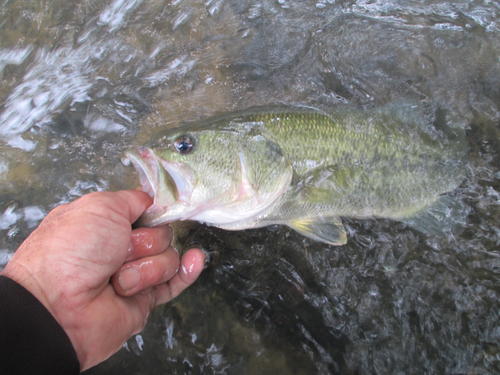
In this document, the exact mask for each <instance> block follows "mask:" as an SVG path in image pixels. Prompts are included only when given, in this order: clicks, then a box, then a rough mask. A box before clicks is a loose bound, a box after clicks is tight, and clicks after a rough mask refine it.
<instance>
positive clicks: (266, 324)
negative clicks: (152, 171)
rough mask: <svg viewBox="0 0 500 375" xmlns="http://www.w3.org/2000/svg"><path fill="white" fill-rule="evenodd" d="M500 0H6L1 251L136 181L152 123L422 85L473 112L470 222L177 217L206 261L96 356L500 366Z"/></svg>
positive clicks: (395, 366) (156, 361)
mask: <svg viewBox="0 0 500 375" xmlns="http://www.w3.org/2000/svg"><path fill="white" fill-rule="evenodd" d="M499 15H500V5H499V3H498V2H495V1H488V0H484V1H455V2H447V1H438V0H434V1H433V0H427V1H426V0H422V1H406V0H401V1H385V0H378V1H377V0H373V1H370V0H367V1H349V0H345V1H343V0H340V1H334V0H319V1H298V0H296V1H292V0H262V1H254V0H248V1H237V0H205V1H197V0H174V1H159V0H105V1H96V0H87V1H84V0H75V1H63V0H45V1H42V0H29V1H28V0H2V4H1V7H0V79H1V85H0V149H1V153H0V177H1V178H0V203H1V206H0V207H1V210H2V211H1V212H0V231H1V236H0V264H5V262H6V261H7V260H8V259H9V257H10V255H11V254H12V253H13V252H14V250H15V249H16V248H17V246H18V245H19V244H20V243H21V242H22V240H23V239H24V238H26V236H27V235H28V234H29V233H30V231H32V230H33V229H34V228H35V227H36V226H37V225H38V223H39V222H40V220H41V219H42V218H43V217H44V216H45V215H46V213H47V212H48V211H50V209H52V208H53V207H55V206H56V205H58V204H60V203H64V202H69V201H72V200H74V199H76V198H77V197H79V196H81V195H83V194H85V193H88V192H91V191H96V190H117V189H122V188H131V187H135V186H137V185H138V180H137V176H136V175H135V172H134V171H133V168H131V167H130V166H129V167H126V166H124V165H123V164H122V163H121V158H122V156H123V152H124V151H125V150H126V149H128V148H130V147H134V146H135V145H138V144H141V143H142V142H144V141H145V140H147V139H148V138H149V137H150V135H151V134H153V133H154V132H155V131H157V130H159V129H160V128H162V127H176V126H179V124H180V123H182V122H185V121H192V120H197V119H201V118H204V117H207V116H210V115H213V114H217V113H223V112H228V111H232V110H240V109H245V108H249V107H254V106H260V105H269V104H276V105H306V106H321V107H328V108H332V109H335V108H337V107H338V108H357V109H372V108H377V107H379V106H383V105H386V104H389V103H398V101H407V100H411V101H416V102H419V103H425V104H426V105H430V106H435V107H439V108H443V109H445V110H446V111H448V112H449V113H452V114H453V115H454V117H455V118H456V125H457V126H462V127H464V128H465V129H466V131H467V138H468V147H469V149H468V166H467V178H466V180H465V181H464V183H463V184H462V185H460V187H459V188H458V189H457V190H456V191H455V192H453V194H454V195H455V196H456V197H457V198H458V199H459V200H460V201H461V202H462V203H463V205H464V207H465V211H464V212H465V213H466V215H465V216H466V217H465V219H464V221H463V223H462V230H461V231H459V232H457V233H450V234H449V235H446V236H432V235H426V234H423V233H421V232H419V231H417V230H414V229H412V228H410V227H408V226H406V225H404V224H402V223H398V222H394V221H390V220H380V219H379V220H352V219H351V220H344V224H345V226H346V228H347V232H348V243H347V245H345V246H343V247H331V246H327V245H325V244H322V243H317V242H314V241H311V240H307V239H304V238H303V237H301V236H300V235H298V234H296V233H295V232H293V231H292V230H290V229H287V228H284V227H280V226H275V227H269V228H263V229H259V230H247V231H242V232H225V231H223V230H216V229H211V228H207V227H204V226H202V225H200V224H186V225H180V226H179V227H178V228H177V231H178V234H179V238H180V241H181V242H182V243H183V244H184V246H187V245H189V243H191V242H196V243H198V244H201V245H202V246H203V247H204V248H205V249H206V250H207V252H208V253H209V254H210V264H209V266H208V267H207V269H206V270H205V271H204V272H203V274H202V276H201V277H200V279H199V280H198V281H197V282H196V283H195V285H193V286H192V287H191V288H190V289H188V290H187V291H186V292H185V293H184V294H183V295H181V296H180V297H178V298H177V299H176V300H175V301H173V302H172V303H170V304H169V305H166V306H165V307H161V308H158V309H157V310H156V311H155V312H154V314H153V315H152V317H151V319H150V321H149V323H148V325H147V326H146V328H145V330H144V331H143V332H142V333H141V334H140V335H137V336H135V337H133V338H131V339H130V340H129V342H128V343H127V345H126V346H125V347H124V348H123V349H122V350H121V351H120V352H119V353H118V354H117V355H115V356H113V357H111V358H110V359H109V360H107V361H106V362H104V363H103V364H101V365H99V366H97V367H95V368H93V369H91V370H89V371H87V374H92V375H97V374H169V373H173V374H271V373H272V374H275V373H281V374H330V373H331V374H336V373H343V374H385V373H391V374H395V373H401V374H403V373H404V374H417V373H443V374H452V373H463V374H494V373H499V372H500V324H499V318H500V309H499V305H500V300H499V296H500V281H499V277H500V250H499V245H500V226H499V225H500V157H499V151H500V128H499V126H500V17H499ZM181 245H182V244H181ZM0 366H1V364H0ZM0 371H1V370H0Z"/></svg>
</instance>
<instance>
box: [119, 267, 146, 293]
mask: <svg viewBox="0 0 500 375" xmlns="http://www.w3.org/2000/svg"><path fill="white" fill-rule="evenodd" d="M118 281H119V283H120V286H121V287H122V289H123V291H124V292H127V291H129V290H131V289H134V288H135V287H136V286H137V285H139V283H140V282H141V273H140V272H139V271H137V270H136V269H134V268H127V269H125V270H123V271H122V273H121V274H120V278H119V279H118Z"/></svg>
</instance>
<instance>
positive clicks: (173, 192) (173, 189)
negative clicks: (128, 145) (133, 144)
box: [125, 147, 182, 207]
mask: <svg viewBox="0 0 500 375" xmlns="http://www.w3.org/2000/svg"><path fill="white" fill-rule="evenodd" d="M125 156H126V157H127V158H128V159H129V160H130V161H131V163H132V165H133V166H134V168H135V169H136V171H137V174H138V175H139V181H140V183H141V185H142V190H143V191H144V192H146V193H148V194H149V195H150V196H151V197H153V198H154V203H155V204H156V205H157V206H160V207H165V206H170V205H172V204H174V203H175V202H176V201H177V199H178V198H179V192H178V189H177V183H176V180H179V182H180V183H181V186H182V181H181V176H179V175H177V176H171V175H170V174H169V173H167V171H166V170H165V168H164V165H162V164H164V163H162V162H163V160H161V159H160V158H158V157H157V156H156V155H155V153H154V152H153V151H152V150H151V149H149V148H146V147H139V148H138V149H137V150H136V151H127V152H126V153H125ZM169 169H172V168H169ZM173 172H175V171H173Z"/></svg>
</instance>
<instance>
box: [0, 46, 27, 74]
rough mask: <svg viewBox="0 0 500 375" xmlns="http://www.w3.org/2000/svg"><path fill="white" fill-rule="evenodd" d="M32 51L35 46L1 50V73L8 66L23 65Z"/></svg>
mask: <svg viewBox="0 0 500 375" xmlns="http://www.w3.org/2000/svg"><path fill="white" fill-rule="evenodd" d="M32 50H33V46H26V47H24V48H14V49H7V48H0V72H1V71H2V70H3V68H5V66H6V65H9V64H12V65H19V64H22V63H23V62H24V60H25V59H26V57H27V56H28V55H29V54H30V52H31V51H32Z"/></svg>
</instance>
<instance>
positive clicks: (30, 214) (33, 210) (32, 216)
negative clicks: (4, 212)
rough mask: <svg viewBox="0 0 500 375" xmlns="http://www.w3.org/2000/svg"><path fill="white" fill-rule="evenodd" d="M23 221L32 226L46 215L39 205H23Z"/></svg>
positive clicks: (29, 226)
mask: <svg viewBox="0 0 500 375" xmlns="http://www.w3.org/2000/svg"><path fill="white" fill-rule="evenodd" d="M23 211H24V221H26V223H27V224H28V228H34V227H36V226H37V225H38V223H39V222H40V221H42V220H43V218H44V217H45V216H46V215H47V213H46V212H45V210H44V209H43V208H42V207H40V206H28V207H24V209H23Z"/></svg>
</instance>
